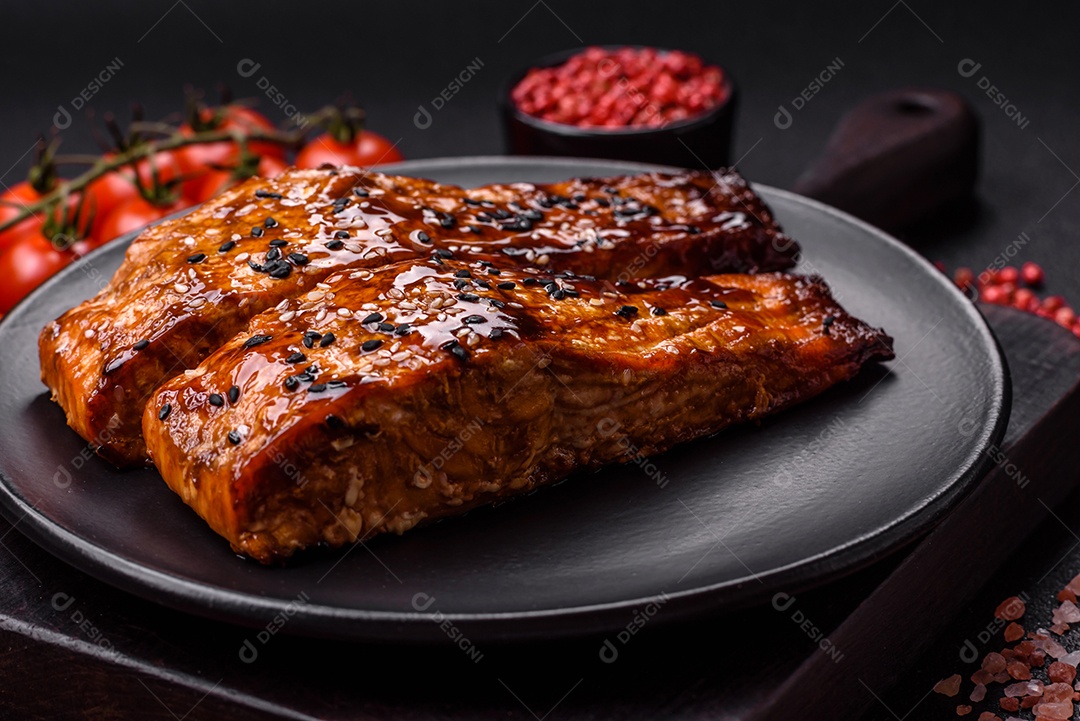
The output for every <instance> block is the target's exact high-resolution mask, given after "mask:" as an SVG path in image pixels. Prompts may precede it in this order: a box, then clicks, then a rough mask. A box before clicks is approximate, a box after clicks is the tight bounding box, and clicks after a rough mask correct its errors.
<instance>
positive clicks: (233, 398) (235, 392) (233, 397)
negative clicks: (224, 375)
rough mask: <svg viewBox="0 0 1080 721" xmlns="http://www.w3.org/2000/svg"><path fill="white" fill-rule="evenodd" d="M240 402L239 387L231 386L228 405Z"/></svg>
mask: <svg viewBox="0 0 1080 721" xmlns="http://www.w3.org/2000/svg"><path fill="white" fill-rule="evenodd" d="M238 400H240V386H233V387H232V388H230V389H229V403H236V402H237V401H238Z"/></svg>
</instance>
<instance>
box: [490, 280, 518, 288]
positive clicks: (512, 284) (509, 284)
mask: <svg viewBox="0 0 1080 721" xmlns="http://www.w3.org/2000/svg"><path fill="white" fill-rule="evenodd" d="M495 287H496V288H498V289H499V290H513V289H514V288H516V287H517V283H515V282H514V281H512V280H508V281H505V282H503V283H499V284H498V285H497V286H495Z"/></svg>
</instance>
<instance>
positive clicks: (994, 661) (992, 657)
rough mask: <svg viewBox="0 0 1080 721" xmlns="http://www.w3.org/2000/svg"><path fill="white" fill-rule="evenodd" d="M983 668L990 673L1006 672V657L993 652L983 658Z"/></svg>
mask: <svg viewBox="0 0 1080 721" xmlns="http://www.w3.org/2000/svg"><path fill="white" fill-rule="evenodd" d="M982 667H983V668H984V669H986V670H987V671H989V672H990V673H1001V672H1002V671H1004V670H1005V657H1004V656H1002V655H1001V654H1000V653H995V652H994V651H991V652H990V653H988V654H986V657H985V658H983V660H982Z"/></svg>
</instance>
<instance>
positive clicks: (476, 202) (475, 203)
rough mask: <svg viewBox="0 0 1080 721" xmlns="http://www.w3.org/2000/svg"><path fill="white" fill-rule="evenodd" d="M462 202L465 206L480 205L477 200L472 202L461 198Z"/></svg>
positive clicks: (470, 199)
mask: <svg viewBox="0 0 1080 721" xmlns="http://www.w3.org/2000/svg"><path fill="white" fill-rule="evenodd" d="M462 200H463V201H464V202H465V205H474V206H475V205H480V201H479V200H473V199H472V198H462Z"/></svg>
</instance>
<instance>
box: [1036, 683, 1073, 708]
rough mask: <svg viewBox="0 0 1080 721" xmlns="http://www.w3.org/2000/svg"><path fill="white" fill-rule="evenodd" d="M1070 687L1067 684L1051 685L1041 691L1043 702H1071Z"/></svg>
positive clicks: (1071, 691) (1071, 692)
mask: <svg viewBox="0 0 1080 721" xmlns="http://www.w3.org/2000/svg"><path fill="white" fill-rule="evenodd" d="M1072 694H1073V690H1072V686H1070V685H1069V684H1067V683H1052V684H1050V685H1049V686H1047V687H1046V688H1044V689H1043V700H1044V701H1052V702H1054V701H1069V702H1070V703H1071V702H1072Z"/></svg>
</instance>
